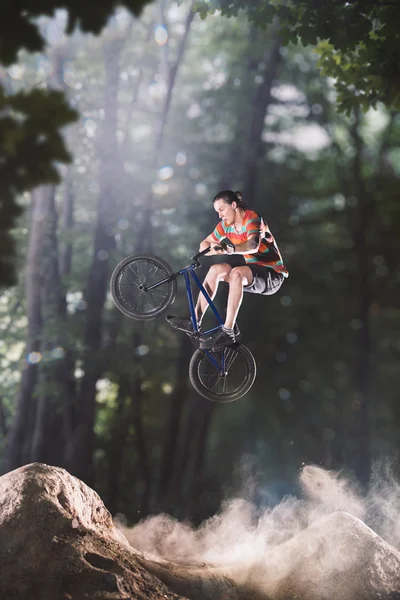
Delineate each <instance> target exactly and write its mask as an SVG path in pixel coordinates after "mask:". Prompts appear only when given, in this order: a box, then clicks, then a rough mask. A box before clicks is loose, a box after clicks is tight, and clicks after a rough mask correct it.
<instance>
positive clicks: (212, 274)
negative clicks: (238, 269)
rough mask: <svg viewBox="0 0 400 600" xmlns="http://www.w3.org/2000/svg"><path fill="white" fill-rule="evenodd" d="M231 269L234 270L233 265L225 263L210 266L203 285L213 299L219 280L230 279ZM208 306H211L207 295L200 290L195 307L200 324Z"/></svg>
mask: <svg viewBox="0 0 400 600" xmlns="http://www.w3.org/2000/svg"><path fill="white" fill-rule="evenodd" d="M231 271H232V267H231V265H228V264H225V263H223V264H216V265H212V267H210V269H209V271H208V273H207V275H206V277H205V279H204V281H203V286H204V287H205V289H206V291H207V294H208V295H209V296H210V298H211V300H213V299H214V298H215V294H216V293H217V289H218V284H219V282H220V281H229V275H230V273H231ZM208 306H209V304H208V302H207V300H206V298H205V296H203V294H202V293H201V292H200V293H199V297H198V298H197V303H196V308H195V312H196V318H197V321H198V323H199V324H200V323H201V321H202V319H203V317H204V313H205V312H206V310H207V308H208Z"/></svg>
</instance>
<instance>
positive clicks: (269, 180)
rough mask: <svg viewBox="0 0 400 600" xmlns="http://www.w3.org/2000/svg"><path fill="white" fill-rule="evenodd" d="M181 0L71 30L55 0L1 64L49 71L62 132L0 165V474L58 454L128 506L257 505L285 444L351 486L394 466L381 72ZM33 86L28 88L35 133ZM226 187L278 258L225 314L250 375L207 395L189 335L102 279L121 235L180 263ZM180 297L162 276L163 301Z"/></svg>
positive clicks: (136, 514)
mask: <svg viewBox="0 0 400 600" xmlns="http://www.w3.org/2000/svg"><path fill="white" fill-rule="evenodd" d="M195 4H196V3H195V2H194V0H187V1H186V2H180V3H176V2H173V1H170V0H156V1H155V2H152V3H147V4H146V6H144V8H143V11H142V12H141V14H140V16H138V15H133V14H132V13H131V12H129V11H128V10H127V8H125V7H119V8H118V9H117V10H116V11H115V12H114V13H113V14H112V16H111V17H110V18H109V19H108V20H107V22H106V25H105V26H104V27H103V29H102V30H101V32H100V33H98V34H95V32H92V33H90V32H89V33H87V32H85V31H82V30H79V29H74V31H72V32H70V33H69V34H67V32H66V27H67V16H66V12H65V11H64V10H58V11H57V12H56V13H55V14H54V16H47V15H44V16H40V17H38V23H39V28H40V32H41V35H42V37H43V39H44V40H45V45H44V47H43V48H42V49H41V50H38V49H36V50H37V51H35V52H29V51H28V50H26V49H21V50H20V51H19V54H18V61H17V62H13V63H12V64H9V65H8V64H7V65H6V64H4V65H3V66H2V67H0V83H1V85H2V88H3V92H2V94H1V95H0V101H1V102H0V106H1V107H3V104H2V102H3V101H4V97H3V94H4V95H7V94H15V95H16V96H15V97H16V98H22V97H23V96H21V94H23V93H25V92H29V91H30V90H48V91H49V93H52V94H55V97H56V98H59V102H60V104H59V112H58V113H57V106H55V107H54V106H53V111H54V114H55V115H57V114H59V115H62V116H61V117H60V119H61V122H60V126H62V136H63V138H62V139H63V140H64V143H65V148H63V144H62V140H61V138H60V139H58V138H55V142H56V143H57V144H59V145H58V146H57V151H56V152H55V153H54V154H53V160H54V166H53V171H51V172H47V171H46V168H48V164H47V162H46V160H47V158H48V157H47V154H46V153H44V154H42V155H41V154H40V149H39V150H38V153H37V154H36V150H35V147H34V146H32V147H29V146H28V151H29V160H31V161H32V162H35V160H36V165H35V169H37V178H36V179H35V181H36V183H35V185H31V186H30V187H29V186H27V188H26V189H25V190H24V186H23V182H22V184H20V185H19V186H14V188H15V189H16V192H17V204H18V210H17V211H16V213H15V215H14V217H13V219H14V221H13V227H12V230H11V236H12V238H13V243H14V247H15V250H16V256H15V259H14V263H13V264H14V267H15V277H14V282H12V277H11V276H10V277H9V280H8V283H7V285H5V286H3V287H2V289H1V293H0V332H1V335H0V364H1V371H0V400H1V402H0V450H1V471H2V473H5V472H7V471H10V470H12V469H15V468H17V467H19V466H21V465H27V464H29V463H32V462H42V463H47V464H50V465H54V466H60V467H64V468H65V469H67V470H68V471H69V473H71V474H72V475H75V476H77V477H78V478H80V479H82V480H83V481H84V482H86V483H87V484H89V485H90V486H91V487H93V488H94V489H95V490H96V491H97V492H98V494H99V495H100V496H101V498H102V499H103V500H104V503H105V505H106V506H107V508H108V509H109V510H110V512H111V514H112V515H116V514H121V515H124V517H125V518H126V520H127V522H128V523H136V522H138V521H139V520H140V519H142V518H144V517H146V516H147V515H150V514H158V513H161V512H165V513H168V514H170V515H172V516H173V517H174V518H176V519H180V520H186V521H189V522H192V523H200V522H202V521H203V520H204V519H205V518H207V517H209V516H211V515H213V514H215V513H216V512H217V511H218V510H219V508H220V506H221V503H223V501H224V500H225V499H226V498H231V497H246V498H249V499H251V500H252V501H253V502H254V503H255V504H256V505H258V506H266V505H273V504H275V503H277V502H279V501H280V500H281V499H282V498H283V497H285V496H287V495H290V494H293V493H295V488H296V485H297V483H296V482H297V478H298V473H299V471H300V469H301V468H302V467H303V466H304V465H317V466H321V467H323V468H325V469H328V470H334V471H342V472H345V473H346V474H348V476H349V477H351V478H353V479H354V481H357V482H358V484H359V485H360V487H361V488H362V489H368V486H369V485H370V482H371V480H373V478H374V473H376V472H377V470H378V471H379V469H383V468H385V469H386V468H388V469H389V470H390V472H391V473H392V475H393V477H396V476H398V475H399V474H400V472H399V465H398V453H399V429H400V408H399V407H398V405H397V390H398V389H399V388H398V386H400V371H399V367H398V364H399V359H400V308H399V304H398V286H399V283H400V269H399V266H398V264H397V257H398V256H399V254H400V205H399V200H398V194H399V181H400V113H399V110H400V108H399V106H398V104H397V99H396V98H397V97H398V96H396V93H397V92H396V93H395V91H393V90H391V92H390V98H389V100H390V101H388V102H385V98H384V95H383V94H381V95H380V96H379V97H376V96H374V98H375V100H374V101H373V102H372V101H371V102H369V104H368V103H367V104H368V105H366V103H364V104H362V103H361V104H360V103H358V101H350V100H349V97H350V96H349V94H350V92H349V89H348V88H346V94H347V96H346V95H344V96H343V85H342V89H341V88H340V86H339V87H338V85H337V79H336V78H335V76H334V75H335V74H334V73H332V74H331V75H329V74H327V73H325V72H323V71H322V72H321V54H322V60H324V56H325V55H324V54H323V52H324V51H325V52H327V49H326V46H325V50H324V47H323V48H322V50H321V49H320V51H319V52H316V51H315V48H314V46H313V45H312V44H311V45H306V44H302V43H301V42H300V41H298V40H297V39H296V38H294V39H293V40H291V41H288V39H287V36H286V37H285V35H284V31H283V30H282V27H281V24H280V21H279V19H277V18H276V16H275V17H274V18H272V17H271V19H269V21H268V22H266V23H265V24H264V27H259V26H258V24H257V22H255V20H254V19H252V18H248V15H246V14H245V13H244V12H243V11H240V10H238V8H237V7H236V9H235V11H233V13H232V14H230V15H229V18H227V16H226V15H225V14H224V6H223V5H224V3H221V4H222V6H221V7H220V8H219V9H218V7H217V9H213V10H212V11H210V14H207V16H205V15H199V13H198V12H197V11H196V6H195ZM230 4H233V5H236V4H239V5H240V2H233V3H230ZM278 4H279V3H278ZM239 8H240V7H239ZM221 11H222V12H221ZM200 12H201V11H200ZM225 12H226V11H225ZM201 16H205V18H201ZM300 33H301V32H300ZM311 41H312V40H311ZM325 58H326V57H325ZM326 60H327V59H326ZM338 64H339V63H336V66H337V65H338ZM342 65H343V63H342ZM346 72H347V73H348V72H349V71H346ZM353 74H354V73H353ZM389 74H390V73H389ZM336 75H337V76H339V75H338V74H337V73H336ZM359 76H360V77H364V75H363V74H361V75H359ZM365 81H367V80H365ZM397 81H398V79H397ZM375 83H376V82H375ZM371 89H373V86H372V87H371ZM60 93H62V95H59V94H60ZM388 93H389V92H388ZM340 94H342V96H340ZM353 96H354V97H356V96H357V94H356V90H355V91H354V90H353ZM61 98H65V101H64V100H61ZM16 106H17V105H15V106H14V110H16ZM44 106H45V105H44V104H43V105H42V104H41V96H40V95H39V96H37V98H36V104H35V111H36V112H35V114H37V115H40V118H41V119H42V124H43V128H44V129H43V133H42V136H43V137H44V138H46V135H47V134H46V132H47V133H49V135H50V130H49V129H48V124H47V122H46V118H47V117H48V115H49V114H51V110H49V111H48V110H44V108H43V107H44ZM46 106H47V105H46ZM74 119H75V120H74ZM46 128H47V129H46ZM1 140H2V144H3V143H4V145H5V142H4V138H3V137H2V138H1ZM10 143H11V142H10ZM5 147H6V149H7V151H8V150H10V146H6V145H5ZM10 152H12V149H11V150H10ZM68 157H69V162H68ZM41 161H42V162H41ZM17 166H18V165H17ZM18 168H20V169H22V168H23V167H21V166H18ZM2 170H3V166H2V162H1V161H0V172H2ZM17 171H18V169H17V170H16V172H17ZM38 183H40V185H38ZM4 185H5V184H4V180H3V183H2V184H0V186H2V189H3V187H4ZM222 189H232V190H241V191H242V193H243V196H244V199H245V200H246V201H247V203H248V205H249V206H250V207H251V208H253V209H254V210H256V211H258V212H259V213H260V214H262V215H263V217H264V218H265V219H266V221H267V222H268V224H269V226H270V228H271V230H272V232H273V234H274V236H275V238H276V240H277V242H278V245H279V248H280V250H281V252H282V255H283V258H284V261H285V264H286V266H287V268H288V271H289V277H288V279H287V280H286V281H285V282H284V284H283V286H282V288H281V290H280V291H279V292H278V293H277V294H275V295H273V296H268V297H262V296H257V295H256V294H247V295H245V298H244V301H243V305H242V307H241V310H240V313H239V317H238V324H239V326H240V329H241V332H242V336H243V340H242V341H243V343H244V344H246V346H248V348H249V349H250V350H251V352H252V353H253V355H254V357H255V359H256V363H257V378H256V381H255V384H254V385H253V387H252V388H251V390H250V391H249V392H248V393H247V394H246V395H245V396H244V397H243V398H241V399H239V400H238V401H236V402H233V403H228V404H224V405H218V404H216V403H213V402H210V401H208V400H206V399H205V398H202V397H201V396H199V395H198V394H197V393H196V392H195V390H194V389H193V388H192V386H191V385H190V382H189V378H188V366H189V361H190V358H191V356H192V354H193V351H194V348H193V345H192V342H191V340H190V339H189V338H188V337H187V336H185V335H184V334H182V333H180V332H176V331H174V330H173V329H171V327H170V326H169V325H168V323H166V321H165V319H164V317H163V316H160V317H158V318H157V319H154V320H151V321H143V322H140V321H134V320H132V319H129V318H127V317H126V316H124V315H123V314H121V313H120V312H119V311H118V310H117V309H116V307H115V306H114V303H113V302H112V299H111V295H110V291H109V289H110V288H109V283H110V277H111V273H112V271H113V269H114V268H115V266H116V265H117V263H118V262H119V261H120V260H122V259H123V258H124V257H125V256H128V255H131V254H137V253H151V254H155V255H157V256H160V257H162V258H163V259H164V260H166V261H167V262H168V263H169V264H170V265H171V267H172V268H173V269H174V270H177V269H180V268H182V267H184V266H186V265H187V264H188V263H189V262H190V260H191V257H192V256H193V255H194V254H195V253H196V252H198V247H199V243H200V241H201V240H203V239H204V238H205V237H206V236H207V235H208V234H209V233H210V232H211V231H212V230H213V229H214V227H215V226H216V224H217V221H218V218H217V215H216V213H215V210H214V208H213V203H212V199H213V197H214V196H215V194H216V193H217V192H218V191H219V190H222ZM17 212H18V213H19V214H18V215H17ZM4 239H5V238H4ZM215 261H222V258H219V257H217V258H216V257H209V258H205V259H204V260H203V263H202V268H201V270H200V271H199V273H198V274H199V276H200V277H204V276H205V274H206V272H207V269H208V268H209V267H210V266H211V264H213V262H215ZM220 288H221V289H220V290H219V293H218V296H217V305H218V307H219V308H220V309H221V312H224V310H225V305H226V298H227V287H226V286H225V287H223V286H222V285H221V286H220ZM185 311H187V306H186V299H185V290H184V285H183V282H180V283H179V286H178V295H177V299H176V301H175V304H174V306H173V308H172V309H171V312H173V314H178V315H180V314H185ZM207 319H209V320H210V323H211V320H212V315H207Z"/></svg>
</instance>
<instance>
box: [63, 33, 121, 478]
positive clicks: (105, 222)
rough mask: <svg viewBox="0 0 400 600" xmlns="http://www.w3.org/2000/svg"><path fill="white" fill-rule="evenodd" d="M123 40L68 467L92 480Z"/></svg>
mask: <svg viewBox="0 0 400 600" xmlns="http://www.w3.org/2000/svg"><path fill="white" fill-rule="evenodd" d="M123 43H124V39H123V36H121V34H119V35H117V34H115V36H114V38H113V39H111V40H110V41H109V42H108V43H106V45H105V51H104V63H105V88H104V113H105V116H104V122H103V132H102V139H101V143H100V147H99V153H100V174H99V179H100V194H99V203H98V216H97V224H96V231H95V240H94V250H93V260H92V266H91V269H90V274H89V281H88V287H87V292H86V304H87V308H86V315H87V320H86V327H85V333H84V346H85V353H84V358H83V371H84V375H83V378H82V383H81V388H80V392H79V401H78V407H77V408H78V413H77V426H76V430H75V435H74V438H73V440H72V441H71V444H70V445H69V447H68V449H67V453H66V454H67V455H66V463H67V465H68V468H69V470H70V471H71V472H72V473H73V474H75V475H77V476H78V477H79V478H81V479H83V480H84V481H86V482H87V483H89V484H91V485H93V482H94V473H93V463H92V454H93V446H94V421H95V408H96V382H97V380H98V379H99V377H100V376H101V373H102V370H103V360H102V351H101V346H102V332H103V322H102V314H103V307H104V302H105V299H106V294H107V290H108V279H109V268H108V258H109V256H110V253H111V252H112V251H113V250H114V248H115V237H114V227H115V223H116V219H117V215H118V210H117V206H118V199H119V196H120V193H121V192H120V190H121V187H122V185H121V184H122V183H123V180H124V171H123V167H122V164H121V160H120V157H119V152H118V142H117V136H116V133H117V110H118V87H119V72H120V65H119V60H120V53H121V50H122V45H123Z"/></svg>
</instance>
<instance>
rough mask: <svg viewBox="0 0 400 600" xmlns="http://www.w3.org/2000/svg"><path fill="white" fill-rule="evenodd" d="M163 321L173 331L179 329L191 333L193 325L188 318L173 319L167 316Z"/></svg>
mask: <svg viewBox="0 0 400 600" xmlns="http://www.w3.org/2000/svg"><path fill="white" fill-rule="evenodd" d="M165 320H166V321H167V323H169V324H170V325H171V327H173V328H174V329H179V330H180V331H186V332H188V333H193V324H192V319H191V318H190V317H174V316H172V315H169V316H168V317H165Z"/></svg>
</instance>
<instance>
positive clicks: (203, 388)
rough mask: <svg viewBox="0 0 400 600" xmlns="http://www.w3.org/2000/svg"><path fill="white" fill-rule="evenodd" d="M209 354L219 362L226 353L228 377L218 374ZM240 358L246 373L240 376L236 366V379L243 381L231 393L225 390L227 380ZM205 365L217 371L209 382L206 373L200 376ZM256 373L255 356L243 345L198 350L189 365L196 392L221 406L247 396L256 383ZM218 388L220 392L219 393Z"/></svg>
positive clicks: (191, 380) (212, 374)
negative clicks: (231, 369) (234, 364)
mask: <svg viewBox="0 0 400 600" xmlns="http://www.w3.org/2000/svg"><path fill="white" fill-rule="evenodd" d="M207 352H209V353H210V354H211V355H213V356H214V357H215V358H216V359H217V360H219V355H220V357H221V359H222V353H223V352H224V353H225V360H227V361H228V364H227V369H228V371H227V373H226V375H224V376H221V375H220V374H219V373H218V370H217V368H216V367H215V365H213V363H212V362H211V360H210V359H209V358H208V356H207ZM238 356H241V359H242V363H243V366H242V371H243V370H244V372H243V376H242V375H240V370H238V368H237V367H238V365H237V364H236V366H235V369H234V376H235V377H236V378H238V377H239V379H240V378H242V381H241V383H240V384H239V385H235V384H234V389H232V390H231V391H227V390H225V387H226V381H227V378H228V376H229V369H230V368H231V367H232V366H233V363H234V362H235V361H236V358H237V357H238ZM204 364H205V365H206V367H207V368H209V369H210V370H211V371H212V367H214V370H215V372H214V373H211V375H210V379H209V380H207V377H208V375H206V376H204V373H203V374H200V371H201V369H202V366H203V365H204ZM210 365H211V367H210ZM256 373H257V366H256V361H255V359H254V356H253V355H252V353H251V352H250V350H249V349H248V348H247V346H244V345H243V344H234V345H233V346H227V347H225V348H221V349H219V350H208V351H205V350H200V349H199V350H196V352H195V353H194V354H193V356H192V358H191V361H190V364H189V378H190V382H191V384H192V386H193V387H194V389H195V390H196V392H197V393H198V394H200V395H201V396H203V397H204V398H207V400H211V401H212V402H218V403H220V404H224V403H227V402H234V401H235V400H239V398H241V397H242V396H244V395H245V394H247V392H248V391H249V390H250V388H251V387H252V385H253V383H254V381H255V378H256ZM205 380H206V381H205ZM212 382H214V383H212ZM224 382H225V383H224ZM210 387H212V389H210ZM218 388H219V391H217V390H218ZM221 388H222V390H221Z"/></svg>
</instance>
